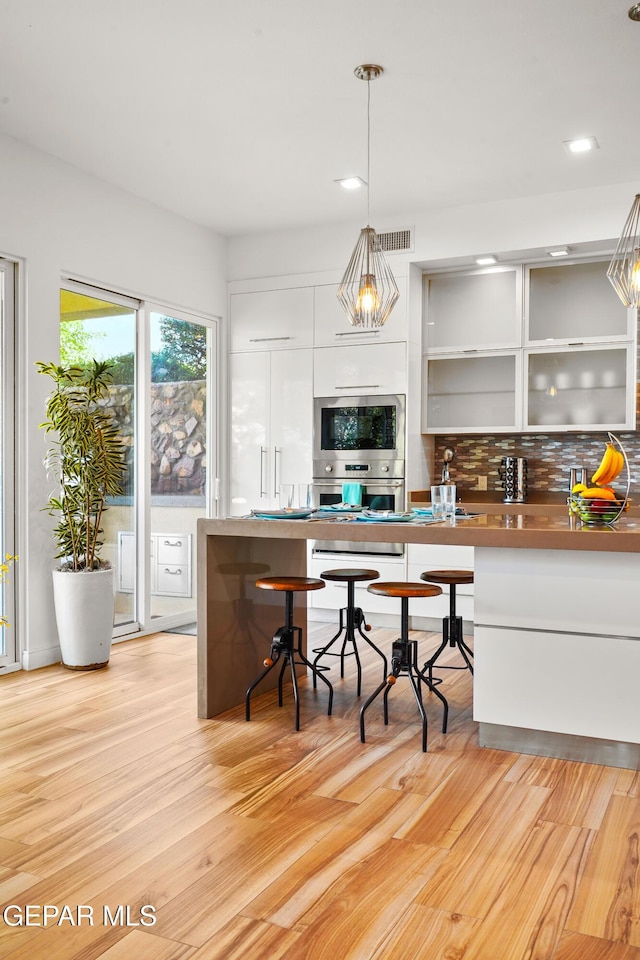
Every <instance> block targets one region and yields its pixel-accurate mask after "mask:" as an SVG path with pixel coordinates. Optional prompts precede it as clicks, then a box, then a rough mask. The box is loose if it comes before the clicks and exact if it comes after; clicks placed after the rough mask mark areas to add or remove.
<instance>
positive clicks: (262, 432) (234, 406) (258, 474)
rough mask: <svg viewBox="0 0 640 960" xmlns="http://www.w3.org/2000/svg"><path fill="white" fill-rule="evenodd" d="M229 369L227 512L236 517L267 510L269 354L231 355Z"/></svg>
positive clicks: (268, 479) (269, 487)
mask: <svg viewBox="0 0 640 960" xmlns="http://www.w3.org/2000/svg"><path fill="white" fill-rule="evenodd" d="M296 353H297V351H296ZM230 367H231V369H230V377H231V405H230V406H231V450H230V455H231V470H230V475H231V497H230V500H231V511H230V512H231V515H232V516H234V517H238V516H242V515H243V514H245V513H250V512H251V510H254V509H256V508H259V507H262V508H263V509H265V508H267V507H269V506H270V492H271V489H272V486H271V485H270V476H271V467H272V464H271V459H272V458H271V456H270V452H271V451H270V448H269V441H270V437H269V432H268V430H269V382H270V374H269V368H270V354H269V353H268V352H264V353H234V354H232V355H231V362H230Z"/></svg>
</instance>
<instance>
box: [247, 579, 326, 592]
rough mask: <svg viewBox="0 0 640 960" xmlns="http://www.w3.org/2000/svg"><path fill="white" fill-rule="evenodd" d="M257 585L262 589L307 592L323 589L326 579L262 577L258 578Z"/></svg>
mask: <svg viewBox="0 0 640 960" xmlns="http://www.w3.org/2000/svg"><path fill="white" fill-rule="evenodd" d="M256 587H259V588H260V589H261V590H288V591H290V592H292V593H300V592H303V591H304V592H306V591H307V590H322V588H323V587H324V580H316V579H315V578H314V577H261V578H260V580H256Z"/></svg>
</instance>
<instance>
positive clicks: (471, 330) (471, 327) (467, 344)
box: [423, 267, 522, 354]
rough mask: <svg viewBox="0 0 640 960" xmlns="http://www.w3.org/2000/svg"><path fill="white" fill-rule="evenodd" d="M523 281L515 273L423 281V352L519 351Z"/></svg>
mask: <svg viewBox="0 0 640 960" xmlns="http://www.w3.org/2000/svg"><path fill="white" fill-rule="evenodd" d="M521 278H522V271H521V270H520V268H516V267H500V268H497V269H496V270H495V271H492V272H489V271H480V272H479V271H473V272H469V273H455V274H442V275H434V276H430V277H425V288H424V338H423V344H424V351H425V352H426V353H429V354H433V353H436V352H447V353H450V352H451V351H454V350H467V349H478V350H488V349H498V348H505V347H518V346H520V343H521V332H520V331H521V320H522V280H521Z"/></svg>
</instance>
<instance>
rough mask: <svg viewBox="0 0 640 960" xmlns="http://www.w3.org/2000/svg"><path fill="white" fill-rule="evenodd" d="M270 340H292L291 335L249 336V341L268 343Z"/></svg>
mask: <svg viewBox="0 0 640 960" xmlns="http://www.w3.org/2000/svg"><path fill="white" fill-rule="evenodd" d="M272 340H293V337H250V339H249V343H270V342H271V341H272Z"/></svg>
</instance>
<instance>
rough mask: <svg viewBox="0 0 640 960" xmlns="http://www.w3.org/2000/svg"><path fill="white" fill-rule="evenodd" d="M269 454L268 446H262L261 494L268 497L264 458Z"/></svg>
mask: <svg viewBox="0 0 640 960" xmlns="http://www.w3.org/2000/svg"><path fill="white" fill-rule="evenodd" d="M266 454H267V448H266V447H260V496H261V497H266V495H267V491H266V490H265V489H264V488H265V486H266V484H265V482H264V458H265V456H266Z"/></svg>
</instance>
